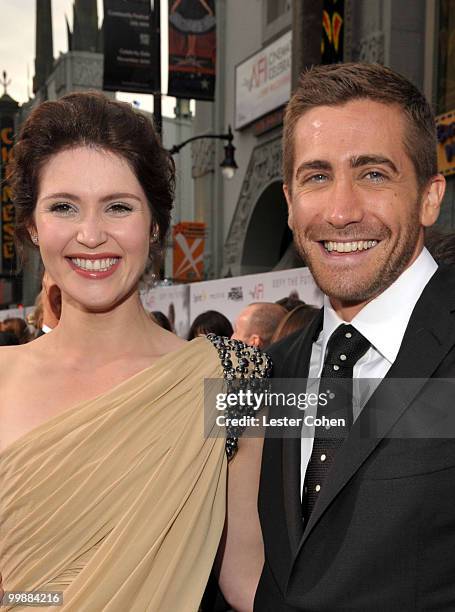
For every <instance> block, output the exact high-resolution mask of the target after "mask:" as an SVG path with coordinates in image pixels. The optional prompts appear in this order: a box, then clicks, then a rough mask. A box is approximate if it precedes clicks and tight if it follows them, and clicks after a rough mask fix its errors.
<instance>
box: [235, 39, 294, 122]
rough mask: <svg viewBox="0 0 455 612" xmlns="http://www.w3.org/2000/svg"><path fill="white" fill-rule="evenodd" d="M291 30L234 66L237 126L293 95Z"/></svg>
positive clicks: (270, 109)
mask: <svg viewBox="0 0 455 612" xmlns="http://www.w3.org/2000/svg"><path fill="white" fill-rule="evenodd" d="M291 42H292V33H291V32H286V34H283V36H281V37H280V38H278V39H277V40H275V41H273V43H271V44H270V45H268V46H267V47H264V49H261V50H260V51H259V52H258V53H255V54H254V55H252V56H251V57H249V58H248V59H246V60H245V61H243V62H242V63H240V64H238V65H237V66H236V67H235V128H236V129H237V130H239V129H241V128H243V127H245V126H246V125H248V124H249V123H251V122H252V121H255V120H256V119H258V118H259V117H262V116H263V115H266V114H267V113H270V112H271V111H274V110H276V109H277V108H280V107H281V106H284V105H285V104H286V102H287V101H288V100H289V98H290V95H291V57H292V44H291Z"/></svg>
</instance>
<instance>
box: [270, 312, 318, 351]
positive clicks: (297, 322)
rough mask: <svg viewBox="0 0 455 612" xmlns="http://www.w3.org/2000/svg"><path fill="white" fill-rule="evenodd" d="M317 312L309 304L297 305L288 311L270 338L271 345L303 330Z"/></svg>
mask: <svg viewBox="0 0 455 612" xmlns="http://www.w3.org/2000/svg"><path fill="white" fill-rule="evenodd" d="M318 312H319V309H318V308H316V307H315V306H311V305H310V304H299V306H296V307H295V308H293V309H292V310H290V311H289V312H288V313H287V314H286V315H285V316H284V318H283V319H282V320H281V322H280V324H279V325H278V327H277V328H276V330H275V332H274V334H273V336H272V342H271V343H272V344H273V343H274V342H278V341H279V340H282V339H283V338H286V337H287V336H290V335H291V334H293V333H294V332H296V331H297V330H299V329H300V330H301V329H305V327H307V325H309V324H310V323H311V321H312V320H313V319H314V317H315V316H316V315H317V314H318Z"/></svg>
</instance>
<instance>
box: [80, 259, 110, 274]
mask: <svg viewBox="0 0 455 612" xmlns="http://www.w3.org/2000/svg"><path fill="white" fill-rule="evenodd" d="M118 260H119V258H118V257H112V258H110V259H80V258H79V257H76V258H72V259H71V261H72V262H73V264H74V265H75V266H77V267H78V268H81V270H88V271H89V272H107V271H108V270H109V269H110V268H112V266H114V265H115V264H116V263H117V262H118Z"/></svg>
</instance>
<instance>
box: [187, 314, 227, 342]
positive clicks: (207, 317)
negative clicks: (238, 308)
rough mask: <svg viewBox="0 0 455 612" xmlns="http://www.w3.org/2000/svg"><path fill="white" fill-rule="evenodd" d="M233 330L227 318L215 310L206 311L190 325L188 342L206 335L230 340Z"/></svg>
mask: <svg viewBox="0 0 455 612" xmlns="http://www.w3.org/2000/svg"><path fill="white" fill-rule="evenodd" d="M233 333H234V330H233V328H232V325H231V322H230V321H229V319H228V318H227V317H225V316H224V314H222V313H221V312H218V311H217V310H207V311H206V312H201V314H200V315H198V316H197V317H196V318H195V319H194V321H193V322H192V324H191V327H190V331H189V332H188V340H192V339H193V338H197V337H198V336H205V335H206V334H216V335H217V336H226V338H230V337H231V336H232V334H233Z"/></svg>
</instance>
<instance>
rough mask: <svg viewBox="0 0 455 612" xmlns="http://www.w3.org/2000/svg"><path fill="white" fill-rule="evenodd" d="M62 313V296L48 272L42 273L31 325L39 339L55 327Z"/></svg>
mask: <svg viewBox="0 0 455 612" xmlns="http://www.w3.org/2000/svg"><path fill="white" fill-rule="evenodd" d="M61 312H62V294H61V291H60V289H59V288H58V286H57V285H56V284H55V283H54V281H53V280H52V277H51V276H50V274H49V273H48V272H46V271H45V272H44V275H43V282H42V288H41V292H40V293H39V295H38V298H37V302H36V307H35V310H34V313H33V324H34V326H35V327H36V328H37V330H38V332H37V334H36V337H37V338H39V337H40V336H43V335H44V334H48V333H49V332H51V331H52V330H53V329H54V328H55V327H57V325H58V322H59V320H60V316H61Z"/></svg>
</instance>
